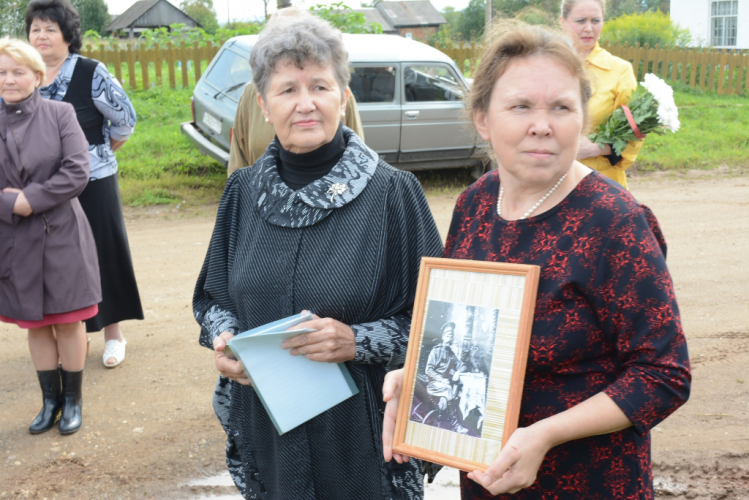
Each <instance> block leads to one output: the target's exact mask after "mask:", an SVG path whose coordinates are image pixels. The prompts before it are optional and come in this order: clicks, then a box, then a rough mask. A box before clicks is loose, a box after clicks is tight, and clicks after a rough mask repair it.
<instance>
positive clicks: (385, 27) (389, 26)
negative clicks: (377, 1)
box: [352, 7, 398, 33]
mask: <svg viewBox="0 0 749 500" xmlns="http://www.w3.org/2000/svg"><path fill="white" fill-rule="evenodd" d="M352 11H353V12H360V13H362V14H364V17H365V18H366V19H367V22H370V23H380V25H381V26H382V32H383V33H397V32H398V29H397V28H396V27H395V26H393V23H392V22H390V19H388V18H387V16H385V15H383V14H382V12H380V11H379V10H377V9H376V8H374V7H370V8H365V9H352Z"/></svg>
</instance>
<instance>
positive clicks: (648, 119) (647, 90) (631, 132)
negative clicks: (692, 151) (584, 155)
mask: <svg viewBox="0 0 749 500" xmlns="http://www.w3.org/2000/svg"><path fill="white" fill-rule="evenodd" d="M679 126H680V124H679V110H678V109H677V108H676V103H675V102H674V91H673V89H672V88H671V87H670V86H669V85H668V84H667V83H666V82H664V81H663V80H661V79H660V78H658V77H657V76H655V75H654V74H652V73H648V74H647V75H645V81H644V82H640V86H639V87H637V90H635V91H634V93H633V94H632V97H631V98H630V100H629V104H628V105H626V106H621V107H619V108H617V109H616V110H614V112H613V113H612V114H611V116H610V117H609V118H608V120H606V121H605V122H603V123H602V124H601V125H600V126H599V127H598V129H597V130H596V131H595V132H594V133H592V134H590V135H589V136H588V139H590V140H591V142H594V143H596V144H598V145H599V146H601V147H603V145H605V144H611V147H612V149H613V150H614V152H615V153H616V154H617V155H621V153H622V150H624V148H626V147H627V142H628V141H634V140H642V139H644V138H645V136H646V135H647V134H650V133H655V134H659V135H663V134H665V133H666V131H669V130H670V131H671V132H676V131H677V130H679Z"/></svg>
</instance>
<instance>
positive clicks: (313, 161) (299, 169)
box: [275, 124, 346, 191]
mask: <svg viewBox="0 0 749 500" xmlns="http://www.w3.org/2000/svg"><path fill="white" fill-rule="evenodd" d="M275 141H276V145H277V146H278V175H280V176H281V180H283V181H284V182H285V183H286V185H287V186H289V187H290V188H291V189H293V190H294V191H297V190H299V189H302V188H303V187H305V186H307V185H309V184H312V183H313V182H315V181H316V180H317V179H320V178H322V177H325V176H326V175H327V174H328V172H330V171H331V170H332V169H333V167H334V166H335V165H336V163H338V160H340V159H341V156H343V152H344V151H345V150H346V141H345V140H344V138H343V126H342V125H340V124H339V125H338V130H337V131H336V133H335V136H334V137H333V140H332V141H330V142H329V143H327V144H323V145H322V146H320V147H319V148H317V149H316V150H314V151H310V152H309V153H302V154H296V153H292V152H291V151H289V150H287V149H285V148H284V147H283V146H281V143H280V142H279V141H278V137H276V138H275Z"/></svg>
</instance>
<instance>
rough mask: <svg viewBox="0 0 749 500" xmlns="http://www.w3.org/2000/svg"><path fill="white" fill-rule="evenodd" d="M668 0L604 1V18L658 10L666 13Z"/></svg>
mask: <svg viewBox="0 0 749 500" xmlns="http://www.w3.org/2000/svg"><path fill="white" fill-rule="evenodd" d="M670 6H671V2H670V0H611V1H608V2H606V19H609V20H610V19H614V18H617V17H619V16H622V15H624V14H641V13H643V12H656V11H658V10H660V11H661V12H665V13H666V14H668V12H669V9H670Z"/></svg>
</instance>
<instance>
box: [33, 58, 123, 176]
mask: <svg viewBox="0 0 749 500" xmlns="http://www.w3.org/2000/svg"><path fill="white" fill-rule="evenodd" d="M80 57H81V56H80V55H78V54H70V55H69V56H68V58H67V59H65V62H63V63H62V67H61V68H60V72H59V73H58V74H57V77H56V78H55V80H54V81H53V82H52V83H50V84H49V85H47V86H45V87H41V88H39V94H41V96H42V97H44V98H45V99H52V100H53V101H62V99H63V98H64V97H65V94H66V93H67V91H68V86H69V85H70V80H71V79H72V78H73V71H75V66H76V63H77V62H78V59H79V58H80ZM91 98H92V99H93V101H94V105H95V106H96V109H97V110H99V113H101V114H102V115H103V116H104V129H103V131H102V132H103V134H104V144H97V145H93V144H91V145H89V146H88V156H89V159H90V160H91V175H90V176H89V178H90V179H103V178H105V177H109V176H110V175H114V174H115V173H117V158H115V156H114V151H112V148H111V147H110V146H109V138H110V137H111V138H112V139H114V140H117V141H123V140H125V139H127V138H128V137H130V135H131V134H132V133H133V130H135V122H136V116H135V108H133V104H132V103H131V102H130V99H129V98H128V97H127V94H126V93H125V91H124V90H123V89H122V85H120V82H118V81H117V78H115V77H114V76H112V75H111V74H110V73H109V71H107V67H106V66H104V64H102V63H99V65H98V66H97V67H96V71H94V78H93V81H92V83H91Z"/></svg>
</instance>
